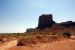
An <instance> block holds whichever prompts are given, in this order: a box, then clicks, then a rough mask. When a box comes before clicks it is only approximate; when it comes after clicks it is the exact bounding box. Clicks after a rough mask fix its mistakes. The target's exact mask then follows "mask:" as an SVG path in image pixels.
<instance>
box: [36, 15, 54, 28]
mask: <svg viewBox="0 0 75 50" xmlns="http://www.w3.org/2000/svg"><path fill="white" fill-rule="evenodd" d="M54 23H55V22H54V21H53V16H52V14H49V15H46V14H43V15H41V16H40V17H39V23H38V27H37V28H38V29H44V28H47V27H49V28H50V27H52V25H53V24H54Z"/></svg>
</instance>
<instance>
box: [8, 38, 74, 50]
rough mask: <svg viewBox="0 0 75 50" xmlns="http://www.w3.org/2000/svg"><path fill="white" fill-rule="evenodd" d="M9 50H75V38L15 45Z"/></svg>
mask: <svg viewBox="0 0 75 50" xmlns="http://www.w3.org/2000/svg"><path fill="white" fill-rule="evenodd" d="M8 50H75V40H71V39H67V40H62V41H55V42H51V43H38V44H37V45H34V46H31V47H30V46H15V47H13V48H10V49H8Z"/></svg>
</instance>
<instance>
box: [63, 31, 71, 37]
mask: <svg viewBox="0 0 75 50" xmlns="http://www.w3.org/2000/svg"><path fill="white" fill-rule="evenodd" d="M63 36H64V37H66V38H70V36H71V34H70V33H69V32H64V33H63Z"/></svg>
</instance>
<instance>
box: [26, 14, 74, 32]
mask: <svg viewBox="0 0 75 50" xmlns="http://www.w3.org/2000/svg"><path fill="white" fill-rule="evenodd" d="M46 28H50V30H52V28H54V29H57V28H61V29H62V28H65V29H66V28H75V22H73V21H67V22H62V23H56V22H55V21H54V20H53V15H52V14H42V15H41V16H39V20H38V26H37V27H36V28H34V29H33V28H28V29H27V31H26V32H34V31H36V30H43V29H46ZM54 29H53V31H54Z"/></svg>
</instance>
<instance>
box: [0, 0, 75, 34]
mask: <svg viewBox="0 0 75 50" xmlns="http://www.w3.org/2000/svg"><path fill="white" fill-rule="evenodd" d="M74 13H75V0H0V32H2V33H4V32H5V33H9V32H10V33H13V32H25V31H26V29H27V28H35V27H37V25H38V18H39V16H40V15H41V14H53V19H54V21H56V22H58V23H59V22H64V21H69V20H72V21H75V14H74Z"/></svg>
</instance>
